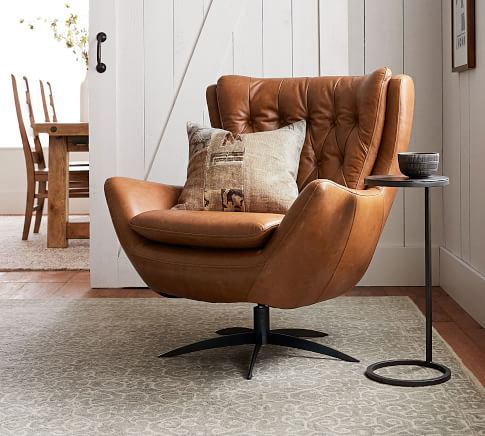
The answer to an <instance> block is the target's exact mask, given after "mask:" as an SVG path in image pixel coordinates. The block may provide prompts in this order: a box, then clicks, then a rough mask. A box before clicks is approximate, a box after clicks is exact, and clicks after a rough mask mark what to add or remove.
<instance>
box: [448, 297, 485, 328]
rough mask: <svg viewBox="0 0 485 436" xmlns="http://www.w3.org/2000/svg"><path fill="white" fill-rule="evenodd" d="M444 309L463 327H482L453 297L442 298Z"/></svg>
mask: <svg viewBox="0 0 485 436" xmlns="http://www.w3.org/2000/svg"><path fill="white" fill-rule="evenodd" d="M439 304H440V306H441V307H442V308H443V310H444V311H445V312H446V313H447V314H448V315H449V316H450V317H451V318H452V319H453V321H455V322H456V324H457V325H458V326H459V327H460V328H462V329H481V328H482V327H481V326H480V324H479V323H478V322H477V321H475V320H474V319H473V318H472V317H471V316H470V315H469V314H468V313H467V312H465V310H464V309H462V308H461V307H460V306H459V305H458V304H457V303H456V302H455V301H454V300H453V299H452V298H451V297H447V298H445V297H444V298H442V299H440V301H439Z"/></svg>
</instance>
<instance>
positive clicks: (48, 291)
mask: <svg viewBox="0 0 485 436" xmlns="http://www.w3.org/2000/svg"><path fill="white" fill-rule="evenodd" d="M61 286H63V284H62V283H55V282H40V283H32V282H29V283H23V284H22V286H21V287H20V288H19V289H17V290H16V291H15V292H14V293H13V295H12V296H11V297H10V298H12V299H17V300H24V299H31V298H32V299H36V298H51V296H52V295H53V294H55V292H56V291H57V290H58V289H59V288H60V287H61Z"/></svg>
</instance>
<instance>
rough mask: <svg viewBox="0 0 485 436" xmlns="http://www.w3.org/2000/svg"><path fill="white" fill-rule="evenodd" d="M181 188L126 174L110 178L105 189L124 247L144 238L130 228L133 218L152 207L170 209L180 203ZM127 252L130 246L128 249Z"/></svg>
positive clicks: (114, 222) (109, 207)
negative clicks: (137, 178) (133, 177)
mask: <svg viewBox="0 0 485 436" xmlns="http://www.w3.org/2000/svg"><path fill="white" fill-rule="evenodd" d="M181 191H182V188H181V187H178V186H170V185H163V184H160V183H154V182H147V181H143V180H136V179H129V178H126V177H112V178H109V179H107V180H106V182H105V184H104V192H105V196H106V201H107V203H108V209H109V212H110V214H111V219H112V220H113V225H114V228H115V230H116V234H117V235H118V239H119V240H120V243H121V245H122V246H123V248H125V247H126V246H129V245H130V246H131V247H132V248H133V247H134V246H135V245H137V244H138V243H139V242H142V241H143V239H142V238H141V237H140V236H139V235H137V234H136V233H135V232H134V231H133V230H131V229H130V227H129V222H130V220H131V219H132V218H133V217H134V216H136V215H138V214H140V213H142V212H147V211H149V210H160V209H170V208H171V207H173V206H175V205H176V204H177V200H178V198H179V196H180V192H181ZM125 251H127V250H126V248H125Z"/></svg>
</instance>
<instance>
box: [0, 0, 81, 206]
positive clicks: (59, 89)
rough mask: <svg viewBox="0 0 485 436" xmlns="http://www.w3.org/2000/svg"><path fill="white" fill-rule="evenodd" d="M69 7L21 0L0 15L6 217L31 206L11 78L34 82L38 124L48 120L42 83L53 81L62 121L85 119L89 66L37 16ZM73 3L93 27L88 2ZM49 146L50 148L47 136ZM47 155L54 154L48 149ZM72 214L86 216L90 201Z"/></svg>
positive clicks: (0, 188)
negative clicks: (82, 95)
mask: <svg viewBox="0 0 485 436" xmlns="http://www.w3.org/2000/svg"><path fill="white" fill-rule="evenodd" d="M64 3H65V0H49V1H44V2H41V1H38V0H16V1H14V2H9V3H8V6H6V5H4V6H3V7H2V12H1V13H0V40H1V41H2V62H0V95H1V96H2V98H0V120H1V129H2V134H1V135H0V162H1V163H2V171H1V172H0V214H9V213H10V214H19V213H20V214H21V213H23V211H24V206H25V204H24V202H25V184H26V179H25V163H24V159H23V154H22V150H21V141H20V135H19V132H18V124H17V118H16V115H15V109H14V104H13V97H12V85H11V81H10V74H11V73H14V74H16V75H17V76H18V78H21V77H22V76H24V75H25V76H27V77H28V78H29V82H30V85H31V91H32V93H33V98H34V105H35V107H34V109H35V110H36V119H37V120H38V121H43V116H42V106H41V105H40V104H39V103H40V101H39V98H40V97H39V94H38V92H39V88H38V82H37V80H38V79H43V80H49V81H50V82H51V84H52V86H53V91H54V98H55V102H56V109H57V112H58V118H59V120H60V121H77V120H79V85H80V83H81V81H82V80H83V78H84V75H85V68H84V67H83V65H82V64H80V63H76V60H75V57H74V55H73V54H72V53H71V52H70V51H69V50H68V49H67V48H66V47H65V46H64V45H63V44H62V43H60V42H57V41H55V40H54V39H53V37H52V36H51V33H50V29H49V28H48V25H44V23H37V22H36V18H37V17H46V18H56V17H60V18H61V17H62V18H63V17H65V16H66V14H65V10H66V9H65V8H64ZM69 3H70V5H71V10H72V11H73V12H75V13H78V14H79V20H80V22H83V23H85V25H86V27H87V23H88V20H87V14H88V2H87V1H86V0H70V1H69ZM21 18H23V19H25V21H26V22H33V23H34V25H35V26H36V29H35V30H33V31H31V30H29V29H28V28H27V25H26V24H23V25H22V24H20V23H19V20H20V19H21ZM21 98H22V96H21ZM44 144H45V145H47V143H46V140H45V138H44ZM45 154H48V153H47V147H46V149H45ZM83 159H86V158H85V157H83ZM72 210H73V212H86V211H87V202H86V201H85V200H84V201H82V200H81V201H74V202H73V208H72Z"/></svg>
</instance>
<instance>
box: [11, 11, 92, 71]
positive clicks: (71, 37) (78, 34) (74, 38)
mask: <svg viewBox="0 0 485 436" xmlns="http://www.w3.org/2000/svg"><path fill="white" fill-rule="evenodd" d="M64 7H65V8H66V9H68V11H67V17H66V18H65V19H64V20H61V21H60V20H59V19H58V18H52V19H48V18H42V17H38V18H37V19H36V20H35V22H37V23H43V24H45V25H48V26H49V27H50V29H51V31H52V36H53V37H54V39H55V40H56V41H59V42H61V43H64V44H65V45H66V47H67V48H68V49H69V50H71V51H72V53H73V54H74V56H75V57H76V61H77V62H82V63H83V64H84V65H85V66H86V68H87V67H88V31H87V30H86V29H85V28H84V27H79V23H78V18H79V17H78V15H77V14H75V13H73V12H71V11H69V9H71V6H70V4H69V3H65V4H64ZM19 22H20V24H26V25H27V27H28V28H29V29H30V30H34V29H35V26H34V23H32V22H30V23H26V22H25V20H24V19H23V18H22V19H20V20H19Z"/></svg>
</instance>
